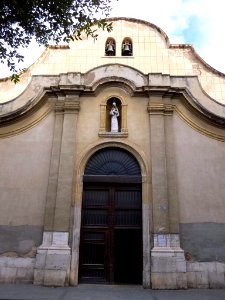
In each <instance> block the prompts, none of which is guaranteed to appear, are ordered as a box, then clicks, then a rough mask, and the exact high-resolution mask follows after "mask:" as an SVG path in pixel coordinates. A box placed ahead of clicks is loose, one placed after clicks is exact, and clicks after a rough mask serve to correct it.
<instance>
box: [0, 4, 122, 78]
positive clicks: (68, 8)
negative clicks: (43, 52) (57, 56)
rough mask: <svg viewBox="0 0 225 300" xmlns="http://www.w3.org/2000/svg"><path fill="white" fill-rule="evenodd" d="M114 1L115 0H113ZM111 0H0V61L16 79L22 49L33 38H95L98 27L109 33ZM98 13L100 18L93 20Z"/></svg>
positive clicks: (44, 42) (46, 41) (42, 40)
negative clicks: (94, 26)
mask: <svg viewBox="0 0 225 300" xmlns="http://www.w3.org/2000/svg"><path fill="white" fill-rule="evenodd" d="M116 1H117V0H116ZM110 3H111V0H77V1H76V0H24V1H21V0H10V1H9V0H1V6H0V62H2V63H3V62H7V65H8V67H9V69H10V71H12V72H13V75H12V76H11V79H12V81H13V82H15V83H16V82H18V81H19V76H20V75H21V73H20V72H24V70H19V69H18V68H17V64H18V63H19V62H21V61H23V59H24V57H23V55H21V54H20V51H21V48H25V47H28V46H29V44H30V43H31V41H32V39H33V38H35V39H36V41H37V43H38V44H39V45H48V44H49V42H55V43H56V44H57V43H60V42H62V41H64V42H65V41H66V42H68V41H69V40H71V39H81V33H83V32H84V33H85V34H86V35H87V36H91V37H93V38H97V34H96V29H94V28H93V27H92V25H93V24H97V26H98V27H99V28H102V29H104V30H107V31H108V32H110V31H111V30H112V23H108V22H107V21H106V20H105V17H107V16H108V15H109V12H110V9H111V8H110ZM99 13H101V14H102V15H103V18H102V19H101V18H100V20H97V19H96V14H99Z"/></svg>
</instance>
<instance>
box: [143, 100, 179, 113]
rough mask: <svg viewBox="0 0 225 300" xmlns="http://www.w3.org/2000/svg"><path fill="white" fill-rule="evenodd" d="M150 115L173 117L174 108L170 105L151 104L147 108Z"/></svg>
mask: <svg viewBox="0 0 225 300" xmlns="http://www.w3.org/2000/svg"><path fill="white" fill-rule="evenodd" d="M147 110H148V113H149V114H150V115H172V114H173V111H174V106H173V105H172V104H168V103H152V102H150V103H149V104H148V107H147Z"/></svg>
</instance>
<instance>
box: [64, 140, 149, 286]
mask: <svg viewBox="0 0 225 300" xmlns="http://www.w3.org/2000/svg"><path fill="white" fill-rule="evenodd" d="M106 147H117V148H122V149H125V150H127V151H128V152H130V153H131V154H133V156H134V157H135V158H136V159H137V161H138V163H139V165H140V168H141V174H142V222H143V223H142V224H143V229H142V235H143V287H145V288H150V251H151V227H152V225H151V224H152V208H151V207H152V200H151V180H150V178H151V176H150V169H149V168H148V167H147V166H148V165H149V164H147V160H146V155H145V153H143V151H142V150H141V149H137V147H136V146H134V145H130V144H128V143H121V142H115V141H112V142H106V143H100V144H99V143H98V144H92V145H91V146H90V147H89V149H88V150H87V151H86V152H85V153H83V154H82V155H80V156H79V157H77V165H76V168H75V176H74V178H75V182H74V194H73V199H74V203H73V204H74V210H73V211H74V216H73V219H74V224H73V229H72V249H71V250H72V258H71V269H70V284H71V285H73V286H75V285H77V284H78V269H79V245H80V227H81V209H82V192H83V174H84V170H85V166H86V163H87V162H88V160H89V158H90V157H91V156H92V155H93V154H94V153H95V152H96V151H98V150H100V149H103V148H106Z"/></svg>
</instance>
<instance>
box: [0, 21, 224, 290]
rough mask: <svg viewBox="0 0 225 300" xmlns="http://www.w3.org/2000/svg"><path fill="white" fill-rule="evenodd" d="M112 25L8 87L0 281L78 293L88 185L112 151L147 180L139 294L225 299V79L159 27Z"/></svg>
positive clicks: (0, 97)
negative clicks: (222, 293)
mask: <svg viewBox="0 0 225 300" xmlns="http://www.w3.org/2000/svg"><path fill="white" fill-rule="evenodd" d="M111 21H112V22H113V28H114V29H113V31H112V32H111V33H107V32H101V31H99V38H98V40H97V41H95V42H94V41H93V40H92V39H90V38H88V39H87V38H85V37H83V39H82V40H81V41H74V42H71V43H70V45H69V46H54V47H50V48H48V49H47V50H46V51H45V52H44V53H43V55H42V56H41V57H40V58H39V60H38V61H37V62H36V63H35V64H34V65H32V66H31V67H30V68H29V70H28V71H27V72H26V73H25V74H23V75H22V78H21V81H20V83H18V84H17V85H15V86H13V84H12V83H11V82H10V79H2V80H0V102H1V105H0V151H1V157H0V162H1V169H0V188H1V194H0V203H1V211H0V282H33V283H34V284H40V285H48V286H49V285H50V286H66V285H77V284H78V283H79V259H80V255H81V253H80V243H81V237H80V232H81V227H82V224H81V215H82V197H83V191H84V182H83V178H84V177H83V175H84V173H85V168H86V165H87V162H88V161H89V160H90V158H91V157H92V156H93V155H94V154H95V153H96V152H97V151H101V150H102V149H107V148H108V149H112V148H113V149H121V151H122V150H123V151H126V153H130V154H131V155H132V157H134V158H135V160H136V161H137V162H138V164H139V166H140V170H141V195H142V196H141V198H142V199H141V201H142V238H141V240H142V284H143V286H144V287H146V288H154V289H180V288H182V289H183V288H224V287H225V279H224V274H225V239H224V228H225V222H224V220H225V177H224V170H225V144H224V142H225V106H224V104H225V100H224V99H225V75H224V74H222V73H220V72H218V71H216V70H214V69H213V68H211V67H210V66H209V65H207V64H206V63H205V62H204V61H203V60H202V59H201V58H200V57H199V56H198V55H197V54H196V52H195V51H194V49H193V48H192V47H191V46H189V45H170V44H169V40H168V37H167V36H166V34H165V33H164V32H163V31H162V30H161V29H160V28H158V27H157V26H155V25H153V24H150V23H147V22H144V21H140V20H135V19H126V18H115V19H112V20H111ZM109 38H113V40H114V41H115V43H116V51H115V56H111V55H110V56H108V55H107V52H106V50H105V49H106V48H105V43H106V41H107V40H108V39H109ZM124 38H128V39H129V42H131V43H132V52H131V53H130V54H131V55H125V56H124V55H123V52H121V45H122V42H123V40H124ZM112 99H116V101H117V105H118V107H119V111H120V116H119V119H118V120H119V131H118V132H112V131H111V130H110V122H109V120H110V116H109V107H110V105H111V102H112ZM123 178H124V177H123Z"/></svg>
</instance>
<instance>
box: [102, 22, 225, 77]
mask: <svg viewBox="0 0 225 300" xmlns="http://www.w3.org/2000/svg"><path fill="white" fill-rule="evenodd" d="M106 20H108V21H112V22H113V21H120V20H124V21H130V22H135V23H139V24H143V25H147V26H149V27H152V28H154V29H156V30H157V31H158V32H159V33H160V34H161V35H162V36H163V37H164V39H165V41H166V44H167V46H168V48H170V49H176V48H177V49H188V48H189V49H191V51H192V53H193V54H194V56H195V58H196V59H197V60H199V61H200V62H201V63H202V64H203V65H204V66H205V67H206V68H208V69H209V70H210V71H211V72H213V73H214V74H216V75H219V76H223V77H225V73H223V72H221V71H218V70H217V69H215V68H213V67H212V66H211V65H209V64H208V63H207V62H206V61H204V59H203V58H202V57H201V56H200V55H199V54H198V53H197V51H196V50H195V48H194V46H193V45H191V44H171V43H170V39H169V37H168V35H167V34H166V33H165V31H163V30H162V29H161V28H160V27H158V26H157V25H155V24H153V23H151V22H148V21H144V20H141V19H135V18H127V17H114V18H107V19H106Z"/></svg>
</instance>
